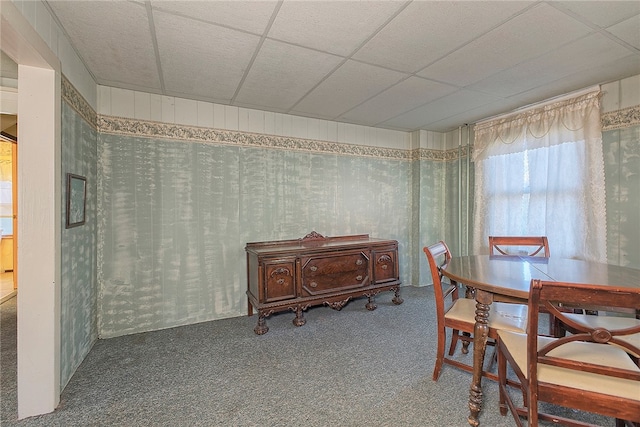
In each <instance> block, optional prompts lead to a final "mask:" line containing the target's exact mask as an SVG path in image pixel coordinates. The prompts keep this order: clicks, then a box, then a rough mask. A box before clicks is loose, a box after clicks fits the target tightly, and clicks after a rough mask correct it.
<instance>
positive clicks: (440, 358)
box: [433, 328, 447, 381]
mask: <svg viewBox="0 0 640 427" xmlns="http://www.w3.org/2000/svg"><path fill="white" fill-rule="evenodd" d="M446 336H447V335H446V328H442V330H440V331H438V350H437V354H436V363H435V366H434V367H433V380H434V381H438V377H440V371H441V370H442V363H443V362H444V344H445V338H446Z"/></svg>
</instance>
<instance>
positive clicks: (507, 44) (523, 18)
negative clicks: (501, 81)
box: [418, 3, 592, 86]
mask: <svg viewBox="0 0 640 427" xmlns="http://www.w3.org/2000/svg"><path fill="white" fill-rule="evenodd" d="M590 32H592V30H591V29H590V28H589V27H587V26H586V25H584V24H582V23H580V22H579V21H576V20H575V19H573V18H571V17H569V16H567V15H566V14H564V13H562V12H560V11H559V10H557V9H554V8H552V7H551V6H549V5H547V4H544V3H543V4H540V5H537V6H536V7H534V8H532V9H530V10H528V11H526V12H525V13H523V14H521V15H519V16H516V17H515V18H513V19H511V20H509V21H508V22H506V23H505V24H503V25H501V26H499V27H497V28H496V29H494V30H492V31H490V32H489V33H487V34H485V35H483V36H481V37H480V38H478V39H476V40H474V41H472V42H471V43H469V44H467V45H466V46H464V47H462V48H461V49H458V50H456V51H455V52H453V53H452V54H450V55H448V56H446V57H445V58H443V59H442V60H440V61H438V62H436V63H434V64H432V65H430V66H429V67H427V68H425V69H424V70H423V71H421V72H420V73H418V75H420V76H423V77H427V78H432V79H434V80H439V81H443V82H446V83H451V84H455V85H458V86H466V85H469V84H471V83H475V82H477V81H479V80H482V79H484V78H486V77H489V76H490V75H492V74H495V73H497V72H499V71H501V70H503V69H505V68H510V67H513V66H515V65H517V64H519V63H521V62H523V61H525V60H528V59H531V58H535V57H536V56H539V55H542V54H543V53H546V52H549V51H550V50H552V49H554V48H555V47H556V46H558V45H560V44H565V43H568V42H570V41H573V40H577V39H578V38H580V37H584V36H586V35H587V34H589V33H590Z"/></svg>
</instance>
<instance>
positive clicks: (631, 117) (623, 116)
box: [602, 105, 640, 132]
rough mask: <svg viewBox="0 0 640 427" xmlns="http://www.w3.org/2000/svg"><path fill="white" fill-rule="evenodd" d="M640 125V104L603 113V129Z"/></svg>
mask: <svg viewBox="0 0 640 427" xmlns="http://www.w3.org/2000/svg"><path fill="white" fill-rule="evenodd" d="M636 125H640V105H636V106H634V107H627V108H622V109H620V110H616V111H611V112H609V113H604V114H603V115H602V131H603V132H604V131H607V130H614V129H621V128H626V127H631V126H636Z"/></svg>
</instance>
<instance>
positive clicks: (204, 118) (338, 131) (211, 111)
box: [97, 86, 411, 150]
mask: <svg viewBox="0 0 640 427" xmlns="http://www.w3.org/2000/svg"><path fill="white" fill-rule="evenodd" d="M97 112H98V114H103V115H107V116H117V117H126V118H130V119H139V120H151V121H156V122H162V123H172V124H182V125H187V126H200V127H207V128H217V129H226V130H236V131H243V132H254V133H264V134H269V135H278V136H289V137H294V138H306V139H317V140H321V141H330V142H342V143H348V144H358V145H369V146H373V147H385V148H395V149H403V150H410V149H411V134H410V133H409V132H401V131H395V130H388V129H378V128H372V127H368V126H361V125H354V124H349V123H340V122H334V121H330V120H321V119H312V118H308V117H301V116H294V115H290V114H281V113H272V112H268V111H262V110H253V109H250V108H243V107H233V106H229V105H221V104H214V103H209V102H202V101H194V100H191V99H183V98H175V97H172V96H162V95H157V94H151V93H145V92H138V91H133V90H128V89H119V88H113V87H108V86H98V109H97Z"/></svg>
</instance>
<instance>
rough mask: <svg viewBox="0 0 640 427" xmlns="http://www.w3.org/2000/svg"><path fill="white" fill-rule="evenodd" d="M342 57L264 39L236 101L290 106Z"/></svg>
mask: <svg viewBox="0 0 640 427" xmlns="http://www.w3.org/2000/svg"><path fill="white" fill-rule="evenodd" d="M341 61H342V58H340V57H338V56H335V55H329V54H326V53H322V52H318V51H314V50H310V49H305V48H302V47H298V46H293V45H290V44H286V43H281V42H276V41H273V40H265V42H264V44H263V45H262V47H261V48H260V52H259V53H258V55H257V57H256V59H255V62H254V63H253V66H252V67H251V70H250V71H249V74H248V75H247V78H246V80H245V81H244V84H243V85H242V88H241V89H240V91H239V92H238V96H237V101H238V102H240V103H244V104H246V105H252V106H254V107H263V108H264V107H265V106H269V107H273V108H280V109H288V108H291V107H292V106H293V105H294V104H295V103H296V102H298V101H299V100H300V99H301V98H302V97H303V96H304V95H305V94H306V93H307V92H308V91H310V90H311V89H312V88H313V87H314V86H315V85H316V84H317V83H318V82H320V81H321V80H322V79H323V78H325V77H326V75H327V74H328V73H329V72H330V71H331V70H332V69H334V68H335V67H336V66H337V65H338V64H339V63H340V62H341Z"/></svg>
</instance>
